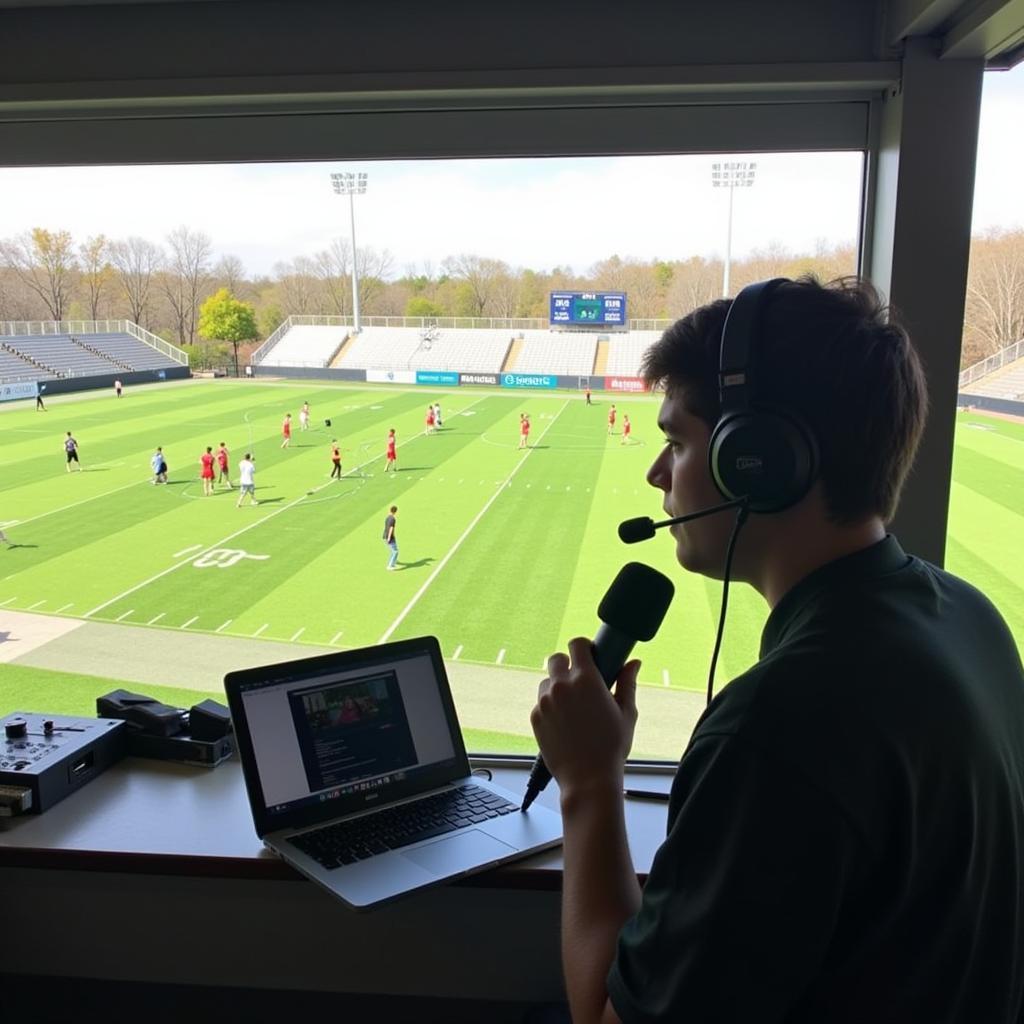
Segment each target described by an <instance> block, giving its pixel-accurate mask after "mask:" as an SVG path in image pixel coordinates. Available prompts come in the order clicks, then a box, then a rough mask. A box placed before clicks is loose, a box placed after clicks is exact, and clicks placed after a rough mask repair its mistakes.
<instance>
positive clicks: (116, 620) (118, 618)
mask: <svg viewBox="0 0 1024 1024" xmlns="http://www.w3.org/2000/svg"><path fill="white" fill-rule="evenodd" d="M133 611H135V609H134V608H129V609H128V611H126V612H122V613H121V614H120V615H118V617H117V618H116V619H114V621H115V622H120V621H121V620H122V619H127V618H128V616H129V615H131V613H132V612H133Z"/></svg>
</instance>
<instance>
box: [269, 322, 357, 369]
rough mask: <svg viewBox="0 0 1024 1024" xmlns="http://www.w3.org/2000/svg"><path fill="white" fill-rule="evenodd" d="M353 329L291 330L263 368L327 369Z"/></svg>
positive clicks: (305, 327)
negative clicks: (308, 367) (323, 367)
mask: <svg viewBox="0 0 1024 1024" xmlns="http://www.w3.org/2000/svg"><path fill="white" fill-rule="evenodd" d="M351 330H352V328H351V327H325V326H307V325H301V326H296V327H290V328H289V329H288V330H287V331H286V332H285V333H284V335H283V336H282V337H281V339H280V340H279V341H278V342H277V344H276V345H274V347H273V348H272V349H271V350H270V351H269V352H268V353H267V354H266V355H265V356H264V357H263V358H262V359H261V360H260V365H261V366H327V364H328V363H329V362H330V361H331V358H332V356H333V355H334V353H335V352H337V351H338V349H339V348H340V347H341V346H342V345H343V344H344V342H345V339H346V338H347V337H348V336H349V334H350V332H351Z"/></svg>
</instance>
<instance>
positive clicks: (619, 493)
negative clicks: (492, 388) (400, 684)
mask: <svg viewBox="0 0 1024 1024" xmlns="http://www.w3.org/2000/svg"><path fill="white" fill-rule="evenodd" d="M435 398H440V401H441V402H442V405H443V409H444V429H443V430H442V431H440V432H439V433H437V434H435V435H432V436H423V434H422V430H423V414H424V412H425V409H426V404H427V402H428V401H429V400H433V399H435ZM304 400H308V401H309V402H310V404H311V407H312V410H313V421H312V422H313V429H312V430H310V431H308V432H302V431H300V430H299V426H298V422H297V413H298V408H299V406H300V405H301V403H302V402H303V401H304ZM615 401H616V404H617V406H618V407H619V411H620V413H627V412H628V413H629V415H630V418H631V420H632V421H633V423H634V441H633V443H632V444H631V445H629V446H623V445H622V444H620V440H621V437H620V435H619V434H616V435H613V436H611V437H609V436H608V434H607V432H606V421H605V413H606V411H607V406H608V404H609V402H610V399H609V398H608V397H607V396H601V397H600V398H599V399H598V401H597V403H596V404H595V405H594V406H592V407H588V406H586V405H585V404H584V402H583V401H582V400H581V399H580V398H579V396H577V395H575V394H569V393H522V392H518V393H502V392H488V391H474V390H469V389H466V390H454V391H450V392H444V391H437V392H435V391H427V390H425V389H422V388H421V389H409V388H406V389H402V388H373V387H366V386H355V385H353V386H348V387H341V386H330V385H324V384H320V383H317V384H303V383H297V382H281V383H262V382H248V381H238V382H235V381H209V382H191V383H189V384H186V385H180V386H167V387H154V388H150V389H145V388H138V389H131V390H129V391H128V392H127V393H126V396H125V397H124V398H123V399H121V400H117V399H115V398H114V397H113V395H111V394H109V393H107V392H104V393H102V394H99V395H96V396H87V397H83V396H75V397H74V398H61V397H58V396H54V397H53V398H52V399H51V400H50V402H49V403H48V404H49V406H50V411H49V412H47V413H41V412H35V411H34V409H33V408H32V407H31V406H30V405H27V404H24V403H19V404H18V405H17V406H9V407H6V408H0V429H2V431H3V437H4V444H3V448H2V450H0V523H4V522H7V523H10V522H11V521H15V522H14V525H11V526H9V527H7V528H6V529H7V532H8V533H9V534H10V536H11V539H12V540H13V541H15V542H16V543H17V544H18V546H17V547H15V548H13V549H10V550H0V608H8V609H18V610H31V611H35V612H39V613H44V614H55V613H59V614H61V615H68V616H78V617H84V618H88V619H90V620H95V621H117V622H122V623H125V624H133V625H137V626H146V625H150V626H151V628H159V629H165V630H173V631H175V632H176V633H178V634H180V636H181V641H182V643H187V642H188V636H189V635H190V634H192V633H195V632H204V633H221V634H226V635H232V636H241V637H262V638H266V639H275V640H283V641H292V642H294V643H295V644H296V654H297V655H298V656H301V654H302V653H303V651H302V645H303V644H319V645H324V646H335V647H339V648H341V647H353V646H360V645H364V644H372V643H376V642H378V641H380V640H382V639H384V638H386V637H394V638H396V639H398V638H402V637H407V636H414V635H418V634H422V633H434V634H436V635H437V636H438V637H439V638H440V640H441V644H442V649H443V651H444V653H445V656H446V657H447V658H449V659H455V658H457V659H458V660H460V661H466V662H472V663H480V664H488V665H495V664H502V665H505V666H510V667H519V668H525V669H528V670H530V671H535V672H536V671H538V670H539V669H540V668H541V665H542V663H543V661H544V659H545V657H546V656H547V655H548V654H549V653H550V652H551V651H552V650H555V649H558V648H562V647H564V645H565V643H566V641H567V640H568V639H569V638H570V637H571V636H573V635H578V634H581V635H591V634H592V633H593V631H594V629H595V626H596V618H595V607H596V604H597V602H598V600H599V599H600V597H601V595H602V593H603V592H604V590H605V589H606V587H607V585H608V583H609V581H610V580H611V578H612V576H613V575H614V573H615V572H616V571H617V570H618V568H619V567H620V566H621V565H622V564H623V562H625V561H627V560H629V559H630V558H640V559H641V560H643V561H646V562H649V563H650V564H651V565H653V566H655V567H657V568H660V569H662V570H663V571H665V572H667V573H669V574H670V575H672V577H673V579H674V580H675V581H676V584H677V595H678V596H677V598H676V600H675V602H674V604H673V606H672V608H671V610H670V612H669V617H668V620H667V623H666V626H665V627H663V629H662V630H661V632H660V633H659V635H658V637H657V638H655V640H654V641H652V642H651V643H649V644H644V645H641V647H640V648H639V649H638V654H639V656H640V657H641V658H642V660H643V668H642V670H641V675H640V679H641V682H642V683H645V684H647V685H652V686H657V687H664V688H667V689H668V690H669V691H670V692H671V691H672V690H678V689H687V690H697V691H699V690H702V689H703V687H704V685H705V676H706V673H707V661H708V657H709V652H710V649H711V644H712V641H713V637H714V629H715V626H716V624H717V616H718V604H719V600H720V585H719V584H717V583H714V582H712V581H709V580H705V579H703V578H700V577H696V576H690V575H687V574H684V573H682V572H681V571H680V570H679V568H678V566H677V565H675V562H674V557H673V544H672V542H671V540H669V539H667V538H664V539H661V540H660V541H653V542H651V543H650V544H647V545H645V546H643V547H642V548H633V549H627V548H624V547H623V546H622V545H621V544H620V543H619V541H618V540H617V538H616V535H615V527H616V525H617V523H618V522H619V521H620V520H622V519H624V518H629V517H631V516H636V515H645V514H654V515H657V514H658V512H659V508H660V502H659V499H658V495H656V494H655V493H654V492H653V491H652V490H651V489H650V488H649V487H648V486H647V485H646V483H645V482H644V473H645V471H646V469H647V466H648V465H649V463H650V461H651V459H652V458H653V457H654V455H655V453H656V450H657V447H656V446H657V444H658V443H659V435H658V432H657V430H656V427H655V423H654V421H655V415H656V409H657V403H656V400H654V399H652V398H648V397H636V398H632V397H630V398H618V397H617V398H616V399H615ZM523 410H526V411H529V412H530V414H531V417H532V422H533V432H532V435H531V448H530V449H528V450H527V451H525V452H523V451H520V450H519V449H518V439H519V438H518V422H519V414H520V412H521V411H523ZM287 411H290V412H292V414H293V416H294V417H295V419H296V422H295V426H294V433H293V441H292V445H291V447H290V449H289V450H286V451H285V450H282V449H281V448H280V440H281V439H280V422H281V419H282V417H283V415H284V413H285V412H287ZM326 418H329V419H330V420H331V421H332V426H331V427H330V428H327V427H326V426H325V425H324V420H325V419H326ZM389 427H395V428H396V430H397V433H398V452H399V468H400V472H399V473H397V474H387V475H385V474H383V473H382V469H383V450H384V438H385V435H386V433H387V429H388V428H389ZM66 430H72V431H73V432H74V434H75V436H76V437H77V439H78V440H79V442H80V445H81V458H82V465H83V467H84V472H82V473H70V474H69V473H66V472H65V470H64V460H63V444H62V440H63V436H64V432H65V431H66ZM332 437H337V438H338V439H339V440H340V442H341V444H342V447H343V456H344V472H345V476H344V478H343V480H342V481H340V482H338V481H332V480H330V479H329V475H328V474H329V470H330V459H329V442H330V440H331V439H332ZM220 441H226V442H227V445H228V447H229V449H230V450H231V453H232V467H233V469H232V472H233V474H234V473H235V472H236V471H237V469H236V467H237V464H238V460H239V459H240V457H241V456H242V455H243V454H244V453H245V452H246V451H247V450H249V451H252V452H254V453H255V456H256V465H257V476H256V482H257V497H258V499H259V501H260V505H259V506H258V507H255V508H252V507H243V508H241V509H238V508H236V507H235V498H236V496H237V492H235V491H228V490H226V489H223V490H219V491H218V492H217V493H216V494H215V495H214V496H213V497H209V498H205V497H203V496H202V494H201V487H200V483H199V481H198V479H197V476H198V459H199V456H200V454H201V452H202V451H203V450H204V449H205V446H206V445H212V446H214V447H216V445H217V444H218V443H219V442H220ZM158 444H161V445H163V446H164V448H165V451H166V454H167V457H168V463H169V466H170V480H171V483H170V485H168V486H153V485H152V484H151V483H150V482H149V480H150V468H149V457H150V455H151V454H152V451H153V449H154V448H155V446H156V445H158ZM1022 484H1024V425H1022V424H1016V423H1010V422H1007V421H1003V420H998V419H993V418H988V417H984V416H980V415H977V414H961V415H960V417H959V419H958V427H957V441H956V462H955V466H954V486H953V494H952V500H951V508H950V540H949V549H948V555H949V559H948V561H949V567H950V568H951V569H952V571H954V572H957V573H958V574H960V575H963V576H964V577H965V578H967V579H968V580H971V581H973V582H975V583H976V584H977V585H978V586H980V587H981V588H982V589H983V590H984V591H985V592H986V593H988V594H989V596H990V597H991V598H992V599H993V600H994V602H995V603H996V605H997V606H998V607H1000V608H1001V609H1002V610H1003V613H1004V615H1005V616H1006V618H1007V619H1008V621H1009V622H1010V624H1011V628H1013V629H1014V631H1015V635H1016V637H1017V640H1018V643H1020V644H1021V645H1022V647H1024V632H1022V630H1024V626H1022V623H1024V592H1022V589H1021V587H1020V585H1019V583H1018V581H1019V580H1021V579H1024V554H1022V548H1021V545H1019V544H1018V543H1016V537H1018V536H1019V535H1020V528H1021V516H1022V515H1024V486H1022ZM392 503H394V504H397V505H398V506H399V514H398V528H397V535H398V539H399V546H400V556H399V564H400V571H398V572H393V573H388V572H386V571H385V562H386V556H387V550H386V548H385V545H384V543H383V541H382V538H381V530H382V526H383V519H384V515H385V513H386V510H387V508H388V506H389V505H391V504H392ZM240 553H241V554H240ZM765 616H766V610H765V607H764V605H763V602H762V601H761V600H760V598H759V597H758V596H757V595H756V594H755V593H753V591H751V590H750V588H748V587H744V586H737V587H735V588H734V590H733V591H732V594H731V596H730V610H729V620H728V624H727V629H726V642H725V645H724V648H723V654H722V661H721V664H720V666H719V679H721V680H724V679H727V678H728V677H729V676H730V675H733V674H735V673H737V672H739V671H741V670H742V669H743V668H744V667H746V666H747V665H749V664H750V663H751V662H752V661H753V660H754V659H755V658H756V654H757V644H758V639H759V635H760V630H761V628H762V626H763V623H764V619H765ZM143 638H144V634H142V633H140V642H144V639H143ZM69 667H73V666H69ZM3 671H4V677H3V683H2V687H0V693H2V696H3V704H4V705H5V706H10V705H11V704H12V701H11V700H10V699H9V687H10V686H11V685H13V684H11V683H9V682H8V679H9V678H10V673H9V672H8V670H6V669H5V670H3ZM108 688H109V687H108ZM190 692H191V691H190ZM465 725H466V727H467V729H469V730H472V729H474V728H476V724H475V723H473V722H471V721H469V722H466V723H465ZM527 731H528V730H527V729H526V728H525V727H524V733H526V732H527ZM501 735H502V736H503V737H504V739H503V742H504V741H506V740H507V742H508V744H509V746H510V747H512V746H514V745H515V744H516V743H517V742H519V743H529V742H531V741H528V740H524V739H522V738H519V739H518V740H517V739H516V738H512V737H508V736H506V735H505V734H501ZM667 753H670V754H671V755H672V756H675V755H676V754H677V753H678V752H677V751H672V752H667Z"/></svg>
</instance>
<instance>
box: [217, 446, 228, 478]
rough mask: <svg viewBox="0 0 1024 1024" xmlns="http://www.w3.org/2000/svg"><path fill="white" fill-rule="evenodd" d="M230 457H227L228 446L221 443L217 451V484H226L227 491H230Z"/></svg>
mask: <svg viewBox="0 0 1024 1024" xmlns="http://www.w3.org/2000/svg"><path fill="white" fill-rule="evenodd" d="M229 459H230V456H229V455H228V446H227V445H226V444H225V443H224V442H223V441H221V443H220V447H219V448H218V449H217V469H218V472H217V483H219V484H227V485H228V489H229V490H230V489H231V471H230V468H229V466H230V463H229Z"/></svg>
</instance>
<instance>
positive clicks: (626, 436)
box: [619, 414, 633, 444]
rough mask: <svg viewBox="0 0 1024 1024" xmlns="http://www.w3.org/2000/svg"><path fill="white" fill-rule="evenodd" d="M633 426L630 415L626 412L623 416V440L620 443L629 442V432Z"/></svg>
mask: <svg viewBox="0 0 1024 1024" xmlns="http://www.w3.org/2000/svg"><path fill="white" fill-rule="evenodd" d="M632 429H633V427H632V425H631V424H630V422H629V415H628V414H624V415H623V417H622V440H621V441H620V442H619V444H629V434H630V431H632Z"/></svg>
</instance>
